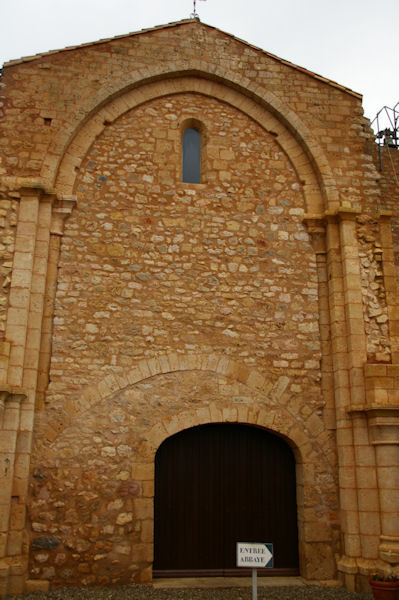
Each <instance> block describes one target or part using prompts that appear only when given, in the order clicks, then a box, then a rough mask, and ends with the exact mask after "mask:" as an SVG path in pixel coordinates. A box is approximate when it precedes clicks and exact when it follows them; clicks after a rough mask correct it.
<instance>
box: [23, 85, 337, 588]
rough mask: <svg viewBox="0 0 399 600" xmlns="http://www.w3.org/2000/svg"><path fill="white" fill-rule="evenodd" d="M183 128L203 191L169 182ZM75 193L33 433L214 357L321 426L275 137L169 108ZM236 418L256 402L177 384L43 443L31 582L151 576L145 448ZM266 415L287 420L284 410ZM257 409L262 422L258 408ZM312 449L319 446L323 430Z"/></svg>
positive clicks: (116, 144)
mask: <svg viewBox="0 0 399 600" xmlns="http://www.w3.org/2000/svg"><path fill="white" fill-rule="evenodd" d="M188 116H190V117H192V118H196V119H198V120H199V121H201V122H202V124H203V138H204V149H203V152H204V155H205V164H204V173H203V178H204V183H201V184H197V185H196V184H184V183H180V182H179V181H180V178H181V175H180V169H181V128H180V124H181V123H183V122H184V121H185V119H186V118H188ZM74 191H75V192H76V194H77V195H78V198H79V200H78V206H77V207H76V209H75V210H74V212H73V214H72V216H71V217H70V218H69V220H68V221H67V222H66V229H65V234H64V236H63V240H62V246H61V256H60V263H59V276H58V287H57V294H56V306H55V317H54V330H53V348H52V361H51V369H50V384H49V389H48V393H47V396H46V412H45V414H42V415H41V417H40V419H41V425H42V428H43V429H42V430H44V429H45V423H46V421H49V420H51V419H53V420H57V416H59V415H61V414H62V413H63V410H64V408H65V406H66V404H67V405H70V403H73V402H74V401H77V400H78V398H79V396H80V395H81V394H82V391H83V390H84V389H85V387H86V386H88V385H93V384H95V383H96V382H98V381H99V380H100V379H101V378H103V377H105V376H106V375H108V374H113V375H117V374H119V375H120V376H123V374H124V372H125V370H126V369H128V368H130V367H132V366H133V365H135V364H136V363H137V361H139V360H141V359H144V358H146V357H154V356H155V357H156V356H163V355H164V354H165V353H167V352H173V351H175V352H177V353H184V354H187V353H188V354H193V355H195V354H198V353H204V354H211V353H215V352H216V353H217V354H219V355H224V356H228V357H231V358H232V359H234V360H236V361H238V362H240V363H242V365H243V366H244V365H247V366H254V367H255V368H256V369H257V370H258V371H259V372H260V373H261V374H262V375H264V376H267V377H269V378H271V379H272V380H274V379H276V378H278V377H280V376H281V375H283V374H284V377H285V378H287V379H288V378H289V380H290V384H289V393H290V401H289V402H290V405H292V407H293V410H294V412H295V415H296V416H295V421H296V423H297V425H298V428H299V429H303V430H304V431H306V430H307V427H308V424H307V421H308V419H310V418H317V415H319V416H322V414H323V407H324V404H325V401H324V399H323V397H322V396H321V390H320V340H319V326H318V291H317V290H318V284H317V276H316V264H315V258H314V254H313V250H312V248H311V246H310V243H309V239H308V234H307V232H306V231H305V228H304V225H303V224H302V218H303V214H304V199H303V194H302V191H301V186H300V184H299V182H298V180H297V177H296V174H295V172H294V170H293V168H292V166H291V164H290V162H289V161H288V160H287V157H286V156H285V155H284V154H283V153H282V152H281V149H280V148H279V146H278V144H277V143H276V141H275V139H274V137H273V136H272V135H270V134H268V133H266V132H265V131H264V130H263V129H262V128H261V127H260V126H259V125H257V124H256V123H254V122H253V121H251V119H249V118H248V117H247V116H245V115H243V114H242V113H240V112H239V111H237V110H236V109H233V108H232V107H230V106H228V105H227V104H224V103H222V102H219V101H216V100H213V99H211V98H208V97H205V96H202V95H199V94H178V95H175V96H167V97H164V98H162V99H158V100H154V101H151V102H147V103H145V104H144V105H142V106H140V107H139V108H137V109H134V110H131V111H129V112H128V113H126V114H125V115H124V116H122V117H121V118H120V119H118V120H117V121H116V122H115V123H113V124H112V125H109V126H108V127H107V128H106V129H105V131H104V133H103V134H102V135H101V136H99V137H98V139H97V140H96V141H95V143H94V144H93V145H92V147H91V148H90V151H89V153H88V155H87V156H86V159H85V161H84V166H83V168H82V169H81V170H80V172H79V174H78V177H77V180H76V188H75V190H74ZM222 383H223V385H222ZM215 386H216V387H215ZM232 402H233V406H234V404H236V405H237V406H239V405H240V404H244V406H245V405H246V404H247V403H248V402H250V403H252V402H254V398H253V397H252V395H251V394H249V395H248V390H246V389H245V388H244V386H241V385H238V384H237V383H234V382H233V381H227V380H226V381H221V380H219V381H217V380H215V379H214V377H213V376H210V375H206V374H203V373H202V374H197V373H190V374H188V375H184V376H183V374H181V373H179V374H178V375H176V374H174V375H170V376H164V377H160V378H157V379H156V380H155V379H153V380H146V381H145V382H143V384H140V385H136V386H135V387H134V388H129V389H128V390H127V391H126V392H125V393H123V394H119V395H117V396H115V397H114V399H113V400H112V405H111V404H107V406H105V405H103V404H101V405H100V406H97V407H96V409H95V410H94V411H93V412H90V414H87V415H86V416H85V418H84V419H83V421H84V425H83V424H82V421H81V420H80V419H79V420H78V421H77V422H76V423H74V424H71V426H70V427H69V428H68V429H66V430H63V431H61V432H60V434H59V436H58V437H57V438H56V439H55V440H54V441H53V443H52V445H51V447H50V448H49V446H48V444H47V443H45V438H41V439H40V438H39V439H38V445H37V447H36V451H35V455H34V459H33V478H32V490H33V492H32V493H33V495H32V502H31V504H30V520H31V522H32V525H31V526H32V540H33V546H32V548H33V551H34V552H33V555H32V557H33V558H32V565H31V576H32V577H33V578H35V577H38V578H45V579H47V578H50V579H51V580H53V581H54V584H55V585H62V583H63V581H65V580H68V583H71V582H74V581H76V582H78V581H80V580H81V581H83V583H90V584H91V583H95V584H99V583H110V582H111V583H112V582H115V581H129V580H131V579H132V578H135V579H136V580H137V579H138V578H139V579H140V578H145V577H147V576H148V574H147V575H145V573H147V571H148V568H150V567H148V565H149V564H150V563H151V551H152V546H151V544H152V537H151V536H152V529H151V527H152V512H151V511H152V494H153V490H152V488H151V485H150V483H148V484H144V483H143V481H142V480H139V479H137V478H135V477H134V476H133V471H132V464H133V465H134V464H135V462H137V461H140V460H142V459H140V451H141V450H140V449H141V446H142V440H143V438H145V434H146V431H147V430H148V428H150V427H152V426H154V424H155V423H157V422H159V420H160V419H161V418H174V416H175V415H178V414H181V413H183V412H184V411H186V410H188V409H189V408H191V407H198V408H203V409H205V407H207V406H209V405H211V404H212V405H215V407H218V410H222V409H223V408H225V409H226V408H227V407H229V406H231V403H232ZM274 402H275V404H276V403H277V405H278V403H279V402H280V403H281V409H282V406H283V405H282V400H280V399H277V400H275V401H274ZM256 403H257V405H258V407H259V408H260V407H262V406H264V407H265V410H267V411H270V410H271V409H272V406H273V403H272V404H270V402H269V403H267V402H265V400H264V399H262V398H261V397H259V399H258V400H256ZM215 410H216V409H215ZM317 433H318V434H320V435H321V434H323V435H325V434H327V432H326V431H325V430H324V427H323V426H322V425H321V421H320V426H318V429H317ZM330 437H331V436H330ZM325 440H326V441H327V440H329V442H328V443H331V441H332V438H331V439H330V438H329V437H327V438H325ZM315 441H316V439H315ZM331 458H332V460H333V463H334V464H335V458H334V455H333V456H332V457H331ZM314 460H315V463H318V464H319V468H320V473H319V485H318V489H319V494H320V497H318V499H317V501H316V499H313V500H312V501H310V500H309V503H308V504H309V506H308V515H310V514H313V513H312V510H314V511H315V512H314V520H315V521H316V520H317V519H318V520H320V514H321V513H323V512H324V508H323V510H322V509H321V508H320V507H325V506H326V503H327V504H328V506H329V509H328V510H327V511H325V512H324V514H325V515H327V514H328V515H330V517H328V518H327V522H326V525H325V529H323V532H324V531H326V530H330V529H331V522H330V520H329V519H330V518H331V519H332V521H334V519H335V518H336V517H334V516H333V515H336V513H335V512H334V511H335V510H336V505H335V499H336V492H334V490H335V489H336V488H335V485H336V483H335V482H334V470H333V471H331V466H330V467H329V468H326V466H325V465H323V464H322V462H323V460H322V458H321V457H320V456H318V457H315V459H314ZM146 485H147V487H148V486H150V487H148V489H145V486H146ZM143 486H144V487H143ZM68 489H77V490H78V492H77V495H76V496H71V495H70V494H68ZM125 489H126V490H128V491H127V492H126V494H125V493H123V494H122V495H121V493H120V492H121V490H125ZM129 490H130V491H129ZM316 506H318V507H319V508H318V509H316ZM311 507H313V508H311ZM316 510H317V511H318V516H316ZM319 524H320V523H319ZM313 535H314V536H316V537H317V536H318V535H319V534H316V533H314V534H313ZM323 535H324V533H323ZM329 535H331V534H329ZM53 538H54V539H53ZM35 540H36V541H35ZM40 544H42V546H41V545H40ZM143 544H144V546H143ZM322 546H323V548H322ZM318 548H319V551H320V552H321V553H323V554H324V555H325V558H324V559H323V560H321V561H320V564H319V566H316V562H317V561H314V560H313V559H312V560H311V559H308V560H309V564H311V563H312V561H313V563H314V564H313V567H312V568H313V573H315V572H316V571H317V570H318V569H319V572H320V573H322V572H323V573H326V572H327V571H328V572H329V573H330V575H332V574H331V570H330V571H329V570H328V569H331V564H332V554H331V548H332V546H331V544H330V545H328V544H327V545H322V544H321V545H320V544H319V546H318ZM132 557H133V558H132ZM327 564H329V565H330V566H329V567H326V565H327ZM321 565H323V566H321ZM139 567H140V568H139ZM320 569H321V570H320ZM325 569H327V571H325Z"/></svg>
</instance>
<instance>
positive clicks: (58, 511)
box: [0, 20, 399, 589]
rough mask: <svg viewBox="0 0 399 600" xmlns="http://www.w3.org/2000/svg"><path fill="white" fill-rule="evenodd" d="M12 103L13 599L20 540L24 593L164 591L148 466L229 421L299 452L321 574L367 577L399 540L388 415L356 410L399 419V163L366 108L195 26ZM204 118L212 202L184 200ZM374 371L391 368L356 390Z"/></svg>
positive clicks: (90, 62) (8, 480)
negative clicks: (118, 586)
mask: <svg viewBox="0 0 399 600" xmlns="http://www.w3.org/2000/svg"><path fill="white" fill-rule="evenodd" d="M176 73H177V74H178V76H175V74H176ZM3 82H4V83H3ZM0 88H1V89H0V91H1V95H2V98H1V104H2V111H3V113H4V114H3V115H2V124H1V128H2V129H1V140H0V145H1V153H0V175H1V177H2V179H1V181H0V230H1V232H2V236H1V240H0V380H1V382H3V383H4V387H5V389H4V393H3V396H2V398H1V402H2V404H1V411H2V413H1V415H2V416H1V424H2V427H3V431H2V432H1V436H0V439H1V448H0V450H1V452H2V456H1V457H0V458H1V464H2V465H4V481H5V485H4V486H3V487H2V489H1V490H0V496H1V497H0V500H1V502H0V504H1V507H0V508H1V515H2V516H1V534H0V553H1V554H2V555H3V554H6V553H8V554H9V555H10V556H8V557H7V560H9V559H10V558H11V559H12V560H10V561H9V563H8V562H7V565H8V564H10V565H11V567H12V569H11V567H10V569H11V570H13V576H14V575H15V577H19V578H20V579H19V580H18V585H20V586H23V581H24V578H25V577H26V576H27V563H26V546H27V539H31V540H32V544H31V550H32V552H31V557H30V566H29V569H30V575H29V577H31V578H32V579H30V580H29V582H30V583H29V584H28V586H27V588H26V589H35V588H36V589H42V586H44V587H45V585H44V584H43V583H42V582H43V581H44V580H51V582H52V583H51V585H53V586H54V587H59V586H63V585H66V584H68V585H71V584H76V583H78V584H82V585H108V584H114V583H124V582H130V581H140V582H148V581H149V580H150V579H151V561H152V559H153V555H154V553H153V550H154V549H153V540H154V527H153V498H154V493H155V489H154V470H155V467H154V463H155V456H156V451H157V448H158V447H159V446H160V444H162V442H163V441H164V440H165V439H166V438H167V437H168V436H170V435H173V434H175V433H178V432H179V431H181V430H183V429H187V428H190V427H195V426H198V425H200V424H205V423H213V422H225V423H230V422H234V423H235V422H241V423H248V424H250V425H253V426H256V427H261V428H264V429H268V430H270V431H273V432H275V433H276V434H277V435H279V436H282V437H283V438H284V439H285V440H287V441H288V443H289V444H290V445H291V447H292V448H293V450H294V452H295V457H296V460H297V500H298V526H299V543H300V548H299V552H300V556H301V569H302V574H303V575H304V576H305V577H308V578H312V579H317V578H320V579H330V578H333V577H335V575H336V562H335V556H337V557H339V556H341V557H340V558H339V560H338V563H337V564H338V565H339V568H340V569H341V570H342V571H343V572H345V573H346V574H347V575H348V576H349V575H350V576H351V577H353V578H355V574H356V573H357V572H359V570H360V569H363V571H365V569H366V568H365V567H364V563H362V562H361V561H366V560H371V559H373V560H375V558H376V557H377V556H378V555H379V548H378V544H379V539H380V534H381V535H382V534H384V533H385V534H386V533H387V531H389V535H391V534H392V531H391V529H392V530H393V528H394V527H395V522H394V520H393V516H394V513H393V511H392V507H393V506H394V503H393V499H394V497H395V495H394V491H395V490H394V485H396V483H393V484H392V486H391V487H390V488H389V489H388V488H387V489H385V488H384V486H382V485H381V484H382V482H386V481H388V479H387V478H386V477H385V473H384V468H387V467H389V469H391V470H392V472H393V467H394V466H396V463H394V462H393V461H392V458H391V454H390V449H389V448H388V447H387V444H385V442H386V439H385V438H384V439H383V440H382V441H383V442H384V443H382V444H379V443H375V442H379V440H378V439H377V438H378V435H379V434H380V435H382V436H385V435H387V433H386V429H384V427H385V425H384V427H382V428H381V427H380V425H379V422H378V419H380V418H385V416H384V415H383V416H382V417H381V415H377V417H378V418H377V417H376V418H375V420H374V421H373V422H372V425H371V426H369V424H368V421H367V419H369V420H370V419H371V420H372V419H374V416H373V415H371V416H370V414H369V415H368V417H367V414H368V413H367V411H366V412H365V408H364V407H365V406H366V405H367V404H368V403H369V404H370V405H373V404H377V405H378V406H379V407H382V406H385V405H386V404H389V403H390V404H391V406H390V409H391V411H393V412H391V413H390V415H394V408H393V407H392V406H397V404H398V396H399V393H398V389H399V388H398V385H397V378H398V375H397V374H395V373H394V370H395V368H396V366H395V364H392V362H395V361H397V360H398V346H399V343H398V336H399V326H398V323H397V321H398V319H399V308H398V300H397V287H396V277H395V269H396V267H397V265H398V264H399V261H398V259H397V255H398V253H397V250H398V248H399V246H398V244H399V237H398V206H399V203H398V186H397V182H396V183H395V177H396V172H397V169H396V165H398V166H399V159H398V158H397V156H396V155H397V154H398V153H397V151H396V150H394V149H393V150H392V153H391V154H392V155H391V154H389V153H390V152H391V149H388V148H384V149H382V155H383V156H384V162H385V164H387V162H388V164H389V165H390V166H389V171H387V170H385V171H383V173H382V176H380V175H379V174H378V173H377V171H376V168H375V166H374V164H373V147H372V145H373V138H372V134H371V132H370V129H369V125H368V122H367V120H366V119H364V118H363V116H362V109H361V104H360V98H359V96H358V95H357V94H356V93H353V92H351V91H350V90H347V89H345V88H342V87H341V86H339V85H338V84H333V83H332V82H329V81H327V80H324V79H323V78H322V77H320V76H315V75H314V74H312V73H310V72H306V71H304V70H303V69H300V68H297V67H295V65H291V64H289V63H287V62H285V61H282V60H280V59H278V58H277V57H274V56H272V55H269V54H267V53H265V52H262V51H260V50H258V49H256V48H254V47H251V46H249V45H247V44H245V43H243V42H241V41H239V40H237V39H234V38H233V37H232V36H229V35H227V34H224V33H222V32H220V31H218V30H217V29H215V28H211V27H208V26H205V25H203V24H201V23H199V22H197V21H196V20H188V21H184V22H182V23H180V24H174V25H173V24H172V25H169V26H167V27H164V28H155V29H154V30H150V31H146V32H141V33H140V34H137V35H136V34H132V35H128V36H125V37H123V38H119V39H114V40H109V41H103V42H101V43H98V44H92V45H85V46H83V47H81V48H75V49H68V50H65V51H60V52H53V53H49V54H47V55H44V56H38V57H36V58H34V59H33V60H30V61H22V62H18V61H17V62H16V63H14V64H10V65H8V66H6V67H5V69H4V71H3V73H2V83H1V84H0ZM3 96H4V102H3ZM193 123H194V124H196V126H198V127H199V128H200V129H201V133H202V143H203V146H202V157H201V169H202V174H201V183H199V184H189V183H183V182H182V181H181V179H182V177H181V164H182V156H181V154H182V147H181V137H182V131H183V129H184V128H185V127H186V126H187V125H192V124H193ZM395 153H396V154H395ZM385 159H389V161H386V160H385ZM395 169H396V172H395ZM3 176H4V177H3ZM378 180H379V183H378ZM75 195H76V198H77V203H76V206H75V207H74V205H75V201H74V199H73V196H75ZM73 207H74V208H73ZM381 207H383V208H388V209H392V210H393V212H394V215H393V219H392V223H393V229H392V231H391V228H390V224H389V223H388V221H384V219H385V218H388V217H386V216H385V217H383V218H382V220H381V218H379V217H378V215H377V212H376V211H377V208H381ZM384 227H385V229H384ZM391 233H392V234H393V246H394V248H393V250H394V251H396V259H395V254H394V252H392V249H391V245H390V244H391V237H390V236H391ZM395 260H396V267H395ZM375 362H376V363H378V364H377V365H374V366H376V367H383V368H384V369H385V368H387V369H388V367H391V371H389V370H386V371H378V369H376V370H375V373H369V374H368V377H366V378H365V376H364V372H363V367H364V365H365V364H366V367H369V366H373V365H372V363H375ZM366 370H367V369H366ZM10 386H11V388H12V389H11V388H10ZM25 387H26V390H25ZM9 388H10V389H9ZM14 388H15V389H14ZM22 388H24V394H22V392H21V389H22ZM365 390H366V391H365ZM25 392H26V393H25ZM25 396H26V398H25ZM22 397H24V399H25V400H26V402H25V404H23V403H22V400H21V398H22ZM370 399H371V400H370ZM353 409H354V410H353ZM35 410H36V411H37V414H35ZM373 410H374V409H373ZM362 411H363V412H362ZM366 413H367V414H366ZM3 415H4V418H3ZM394 416H395V415H394ZM392 422H393V421H392ZM392 422H391V421H389V427H391V426H392ZM384 423H385V422H384ZM379 427H380V429H379ZM387 427H388V425H387ZM388 431H391V430H390V429H388ZM373 436H376V440H375V439H374V437H373ZM32 439H34V450H33V455H32V461H31V468H30V466H29V454H30V451H31V446H32ZM389 439H391V438H389ZM371 441H372V442H373V446H372V447H371V446H370V443H371ZM387 461H388V462H387ZM29 472H30V473H31V477H30V479H29ZM377 480H378V481H379V486H378V487H377ZM389 482H391V479H389ZM28 484H30V485H29V500H28V502H27V509H28V514H27V518H26V510H25V508H26V507H25V498H26V490H27V487H28ZM381 490H382V491H381ZM391 490H393V491H392V492H391ZM380 507H383V510H382V512H381V514H380V512H379V511H380ZM395 516H396V515H395ZM25 522H27V523H31V526H30V531H28V532H26V531H24V530H23V528H24V523H25ZM384 527H385V528H386V530H387V531H384ZM395 531H396V530H395ZM38 534H42V535H38ZM389 535H388V537H389ZM395 535H396V533H395ZM29 536H30V537H29ZM382 537H383V536H382ZM391 537H392V535H391ZM344 553H347V556H344V557H343V558H342V554H344ZM357 561H358V562H357ZM359 565H360V566H359ZM7 569H8V567H7ZM10 569H9V570H10ZM345 569H347V570H346V571H345ZM366 570H367V569H366ZM349 571H350V573H349ZM36 579H37V581H38V582H39V583H38V584H37V585H35V583H34V580H36ZM32 582H33V583H32ZM29 586H30V587H29ZM21 589H22V587H21Z"/></svg>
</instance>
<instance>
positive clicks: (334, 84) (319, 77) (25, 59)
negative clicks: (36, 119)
mask: <svg viewBox="0 0 399 600" xmlns="http://www.w3.org/2000/svg"><path fill="white" fill-rule="evenodd" d="M192 23H199V24H200V25H201V26H202V27H207V28H208V29H212V30H214V31H218V32H219V33H222V34H223V35H226V36H228V37H230V38H231V39H233V40H235V41H237V42H239V43H240V44H244V45H245V46H247V47H248V48H252V49H253V50H255V51H257V52H261V53H262V54H264V55H265V56H268V57H269V58H272V59H273V60H275V61H277V62H279V63H281V64H283V65H286V66H288V67H290V68H292V69H295V70H297V71H300V72H301V73H304V74H305V75H309V76H310V77H313V78H314V79H317V80H318V81H322V82H324V83H326V84H328V85H330V86H332V87H335V88H338V89H339V90H341V91H343V92H347V93H348V94H351V95H353V96H355V97H356V98H360V99H361V98H362V97H363V96H362V94H359V93H358V92H355V91H354V90H351V89H350V88H348V87H345V86H343V85H341V84H339V83H337V82H335V81H333V80H332V79H328V78H327V77H323V76H322V75H319V74H318V73H315V72H313V71H310V70H309V69H305V68H304V67H300V66H299V65H296V64H295V63H292V62H290V61H288V60H285V59H283V58H280V57H279V56H276V55H275V54H272V53H271V52H267V51H266V50H263V49H262V48H259V47H258V46H255V45H254V44H250V43H249V42H246V41H245V40H242V39H241V38H239V37H236V36H235V35H233V34H232V33H227V32H226V31H223V30H222V29H219V28H218V27H214V26H213V25H208V24H207V23H202V22H201V21H200V20H199V18H198V17H194V18H190V19H182V20H180V21H173V22H171V23H167V24H165V25H156V26H155V27H147V28H144V29H140V30H139V31H133V32H130V33H125V34H122V35H117V36H114V37H111V38H104V39H101V40H96V41H94V42H86V43H84V44H78V45H76V46H67V47H65V48H61V49H58V50H49V51H48V52H41V53H39V54H34V55H32V56H23V57H21V58H18V59H15V60H10V61H7V62H5V63H4V65H3V66H4V67H12V66H14V65H19V64H22V63H26V62H31V61H34V60H38V59H40V58H44V57H46V56H52V55H54V54H59V53H61V52H68V51H71V50H78V49H80V48H88V47H90V46H96V45H98V44H105V43H108V42H113V41H115V40H121V39H125V38H128V37H133V36H137V35H142V34H145V33H151V32H153V31H159V30H163V29H168V28H171V27H180V26H182V25H187V24H192Z"/></svg>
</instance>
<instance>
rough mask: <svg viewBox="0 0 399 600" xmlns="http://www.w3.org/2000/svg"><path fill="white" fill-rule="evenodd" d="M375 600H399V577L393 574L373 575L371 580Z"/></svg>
mask: <svg viewBox="0 0 399 600" xmlns="http://www.w3.org/2000/svg"><path fill="white" fill-rule="evenodd" d="M369 583H370V587H371V591H372V592H373V596H374V598H375V600H399V577H398V576H397V575H394V574H393V573H389V574H386V573H372V574H371V577H370V579H369Z"/></svg>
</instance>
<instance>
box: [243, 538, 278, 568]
mask: <svg viewBox="0 0 399 600" xmlns="http://www.w3.org/2000/svg"><path fill="white" fill-rule="evenodd" d="M272 566H273V544H261V543H257V542H248V543H247V542H237V567H250V568H252V569H260V568H262V567H269V568H270V567H272Z"/></svg>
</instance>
